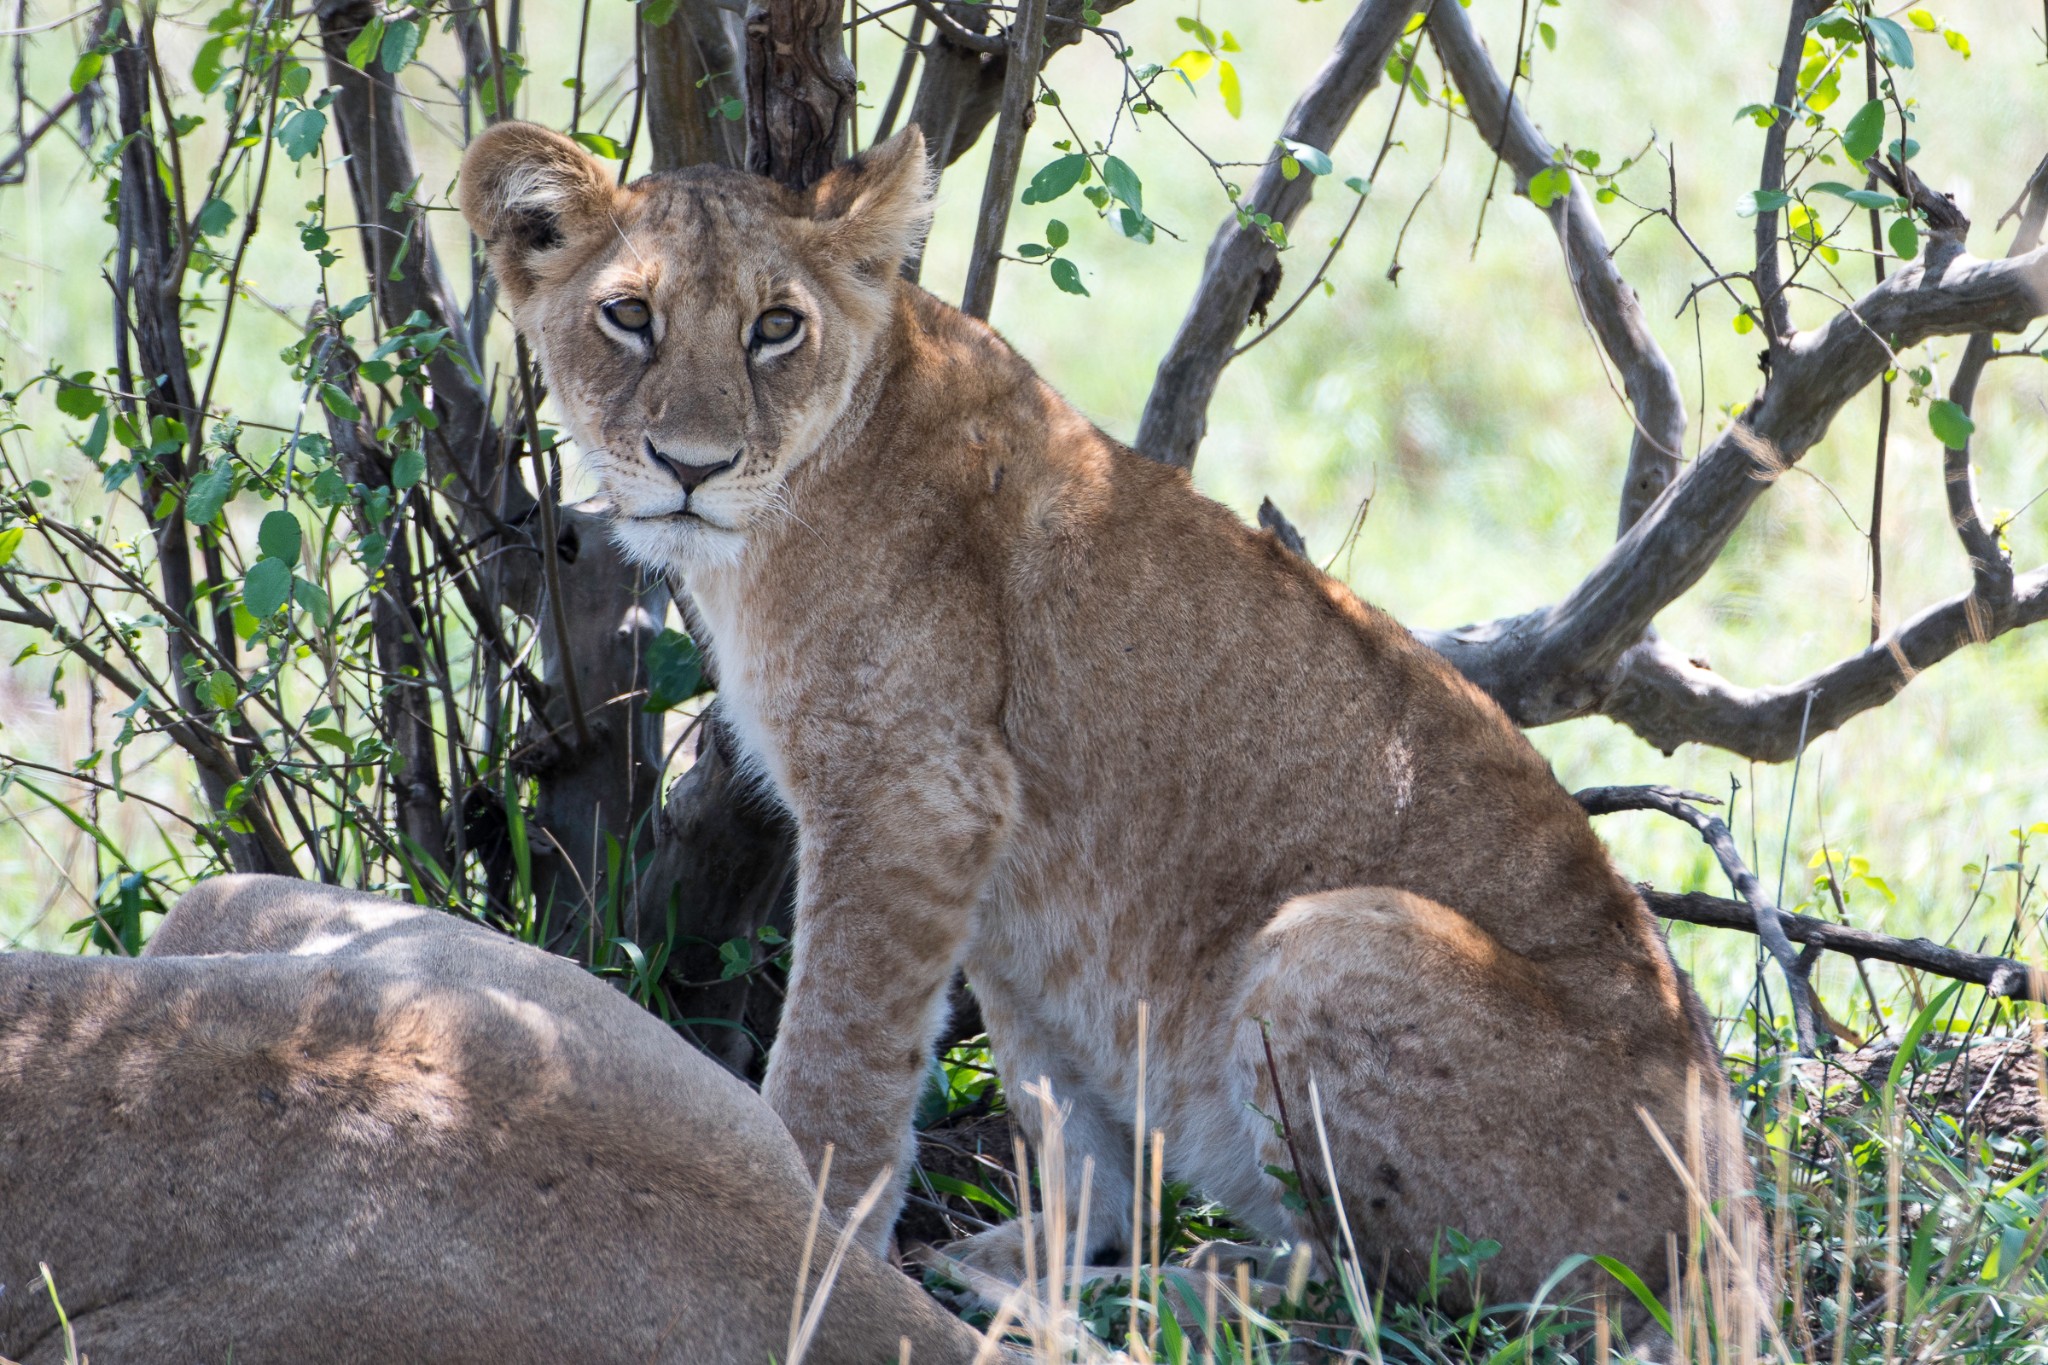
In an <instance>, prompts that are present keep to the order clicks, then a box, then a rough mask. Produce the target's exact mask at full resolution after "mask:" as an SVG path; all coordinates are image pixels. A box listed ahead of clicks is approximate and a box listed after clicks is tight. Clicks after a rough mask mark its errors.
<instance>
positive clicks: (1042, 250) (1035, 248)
mask: <svg viewBox="0 0 2048 1365" xmlns="http://www.w3.org/2000/svg"><path fill="white" fill-rule="evenodd" d="M1017 254H1018V255H1019V256H1022V257H1023V258H1024V259H1025V260H1027V261H1035V260H1037V259H1038V258H1039V257H1040V256H1046V255H1050V254H1051V251H1050V249H1049V248H1047V247H1043V246H1040V245H1039V244H1038V243H1037V242H1022V243H1019V244H1018V247H1017Z"/></svg>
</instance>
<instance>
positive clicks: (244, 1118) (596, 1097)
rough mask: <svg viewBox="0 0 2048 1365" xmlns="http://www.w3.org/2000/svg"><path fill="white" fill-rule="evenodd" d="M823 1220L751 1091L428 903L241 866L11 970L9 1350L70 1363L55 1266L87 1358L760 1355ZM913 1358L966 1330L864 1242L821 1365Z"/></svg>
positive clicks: (549, 961) (759, 1362)
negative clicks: (248, 873) (127, 940)
mask: <svg viewBox="0 0 2048 1365" xmlns="http://www.w3.org/2000/svg"><path fill="white" fill-rule="evenodd" d="M187 953H193V954H196V953H226V954H231V955H229V956H213V957H196V956H192V957H188V956H166V955H164V954H187ZM814 1202H815V1187H814V1186H813V1184H812V1183H811V1180H810V1178H809V1177H808V1176H807V1175H806V1174H805V1171H804V1168H803V1166H802V1164H801V1162H800V1160H799V1158H798V1155H797V1151H796V1149H795V1147H794V1146H792V1145H791V1143H790V1141H789V1138H788V1136H787V1135H786V1134H785V1133H784V1132H783V1130H782V1126H781V1125H780V1124H778V1123H777V1122H776V1121H775V1116H774V1115H773V1114H771V1113H769V1112H768V1108H767V1106H766V1105H764V1104H762V1103H761V1101H760V1100H759V1098H758V1097H756V1096H755V1095H754V1094H753V1093H752V1092H751V1091H749V1090H748V1089H747V1088H746V1086H744V1085H742V1084H741V1083H740V1082H738V1081H737V1080H734V1079H733V1078H732V1077H731V1076H729V1075H727V1074H726V1073H725V1072H724V1071H722V1070H720V1069H719V1068H718V1067H717V1066H715V1065H714V1064H713V1063H712V1062H711V1061H710V1060H709V1059H707V1058H705V1057H703V1056H702V1055H701V1054H699V1053H698V1052H696V1051H695V1050H694V1049H692V1048H691V1047H689V1046H688V1045H687V1044H685V1043H684V1042H682V1041H681V1040H680V1039H678V1038H677V1037H676V1036H675V1035H674V1034H673V1033H672V1032H670V1031H669V1029H668V1028H667V1027H666V1026H664V1025H663V1024H661V1023H660V1022H659V1021H658V1020H656V1019H655V1018H653V1016H651V1015H649V1014H648V1013H647V1012H646V1011H645V1010H642V1009H640V1008H639V1007H638V1006H636V1005H634V1004H633V1003H632V1002H631V1001H629V1000H627V999H626V998H625V997H624V996H622V995H620V994H619V993H618V992H616V991H614V990H612V989H611V988H610V987H609V986H607V985H605V984H604V983H603V982H600V981H598V980H597V979H595V978H594V977H592V976H590V975H589V974H588V973H587V972H585V971H583V970H582V969H580V968H578V967H577V966H575V965H574V964H573V963H570V962H567V961H564V960H563V959H561V958H555V957H550V956H549V955H547V954H546V953H543V952H541V951H540V950H538V949H536V948H529V947H525V946H523V945H521V944H518V943H515V942H513V941H512V940H510V939H507V938H505V937H503V936H502V935H499V934H495V933H492V932H490V931H488V930H486V929H482V928H479V927H477V926H475V925H469V924H465V923H463V922H461V921H459V920H457V919H455V918H454V917H452V916H450V915H445V914H442V913H441V912H439V911H436V910H426V909H422V908H420V907H417V906H409V905H403V904H399V903H396V902H392V901H386V900H381V899H378V898H376V897H372V896H366V895H362V894H360V893H355V892H348V891H339V890H336V889H334V888H331V887H324V886H318V885H313V884H310V883H306V882H296V881H291V880H287V879H284V878H278V877H223V878H219V879H217V880H214V881H211V882H207V883H204V884H203V885H201V886H200V887H198V888H197V889H196V890H194V891H193V892H192V893H191V894H189V895H187V896H186V897H185V898H184V899H183V900H181V901H179V902H178V904H177V906H176V907H175V908H174V909H173V910H172V912H171V914H170V916H169V918H167V919H166V920H165V921H164V923H163V926H162V927H161V928H160V929H159V930H158V932H157V935H156V937H155V939H154V940H153V941H152V942H151V944H150V949H149V954H148V955H147V956H145V957H143V958H141V959H140V960H132V961H131V960H122V959H114V958H80V957H66V956H54V955H47V954H43V953H0V1356H4V1357H10V1358H13V1359H18V1360H23V1361H28V1362H48V1363H54V1362H59V1361H63V1360H65V1359H67V1358H74V1357H69V1356H67V1351H66V1339H65V1337H66V1334H65V1331H64V1328H63V1326H62V1325H61V1324H60V1322H59V1320H58V1317H57V1313H56V1310H55V1308H54V1307H53V1306H52V1303H51V1300H50V1294H49V1291H48V1289H47V1288H46V1287H45V1285H44V1282H43V1277H42V1271H41V1269H40V1265H39V1263H40V1264H47V1265H48V1267H49V1272H50V1275H51V1277H52V1280H53V1282H54V1285H55V1288H56V1292H57V1297H58V1300H59V1301H60V1302H61V1303H62V1304H63V1306H64V1309H65V1311H66V1313H67V1314H68V1315H69V1318H70V1328H71V1332H72V1333H73V1334H74V1336H75V1341H76V1345H77V1352H78V1357H83V1358H89V1359H91V1360H92V1361H94V1362H96V1365H125V1363H126V1362H138V1363H141V1362H147V1363H148V1365H183V1363H184V1362H207V1365H218V1363H219V1362H224V1361H233V1362H236V1365H273V1363H275V1365H302V1362H309V1361H325V1362H337V1365H339V1363H343V1362H363V1363H364V1365H371V1363H373V1362H374V1365H397V1363H398V1362H404V1361H432V1362H436V1363H437V1365H462V1363H463V1362H468V1363H470V1365H517V1363H519V1362H537V1361H569V1360H575V1361H604V1362H615V1363H616V1365H648V1363H649V1362H656V1361H662V1362H673V1365H701V1363H702V1362H718V1365H768V1362H769V1361H770V1359H771V1358H773V1359H780V1360H785V1361H786V1360H788V1359H789V1352H788V1348H789V1340H790V1324H791V1317H790V1310H791V1306H792V1304H793V1302H794V1301H795V1299H796V1296H797V1275H798V1264H799V1262H800V1261H801V1260H802V1258H803V1253H804V1244H805V1240H806V1236H807V1228H808V1226H809V1224H810V1221H811V1217H812V1206H813V1203H814ZM836 1236H837V1234H836V1230H835V1229H833V1228H832V1227H830V1226H827V1227H825V1228H824V1229H823V1230H822V1231H821V1232H820V1233H819V1235H818V1239H817V1245H816V1249H815V1252H814V1254H813V1256H812V1258H811V1263H810V1272H809V1282H810V1291H811V1292H809V1293H807V1295H806V1302H807V1304H808V1302H810V1301H811V1300H814V1299H815V1297H816V1286H817V1284H818V1281H819V1276H820V1272H821V1271H822V1270H823V1268H824V1266H825V1264H826V1263H827V1261H828V1260H829V1258H830V1256H831V1254H832V1250H833V1246H834V1242H835V1239H836ZM903 1338H908V1339H909V1340H910V1342H911V1343H912V1346H913V1348H914V1350H913V1354H912V1357H911V1358H912V1359H913V1360H915V1361H926V1360H932V1361H953V1362H966V1361H969V1360H972V1359H975V1352H976V1349H977V1344H978V1341H979V1338H978V1337H977V1336H976V1334H975V1333H974V1332H972V1331H971V1330H969V1329H968V1328H967V1327H966V1326H965V1325H964V1324H962V1323H960V1322H959V1321H958V1320H956V1319H954V1318H952V1317H950V1316H948V1315H947V1314H946V1313H945V1312H944V1311H943V1310H941V1309H940V1308H939V1307H938V1306H937V1305H936V1304H934V1303H933V1302H932V1301H931V1300H930V1299H928V1298H927V1297H925V1295H924V1294H923V1293H921V1292H920V1291H919V1290H918V1289H917V1287H916V1286H915V1285H913V1284H911V1283H910V1281H909V1280H907V1279H905V1278H904V1277H903V1275H902V1274H900V1273H899V1272H897V1271H896V1270H893V1269H891V1268H890V1267H889V1266H887V1265H885V1264H883V1263H882V1262H880V1261H879V1260H877V1259H876V1258H875V1257H873V1256H872V1255H870V1254H869V1253H867V1252H866V1251H865V1250H863V1249H859V1248H855V1254H852V1255H850V1256H849V1257H848V1258H847V1259H846V1261H845V1263H844V1265H843V1266H842V1267H841V1268H840V1270H839V1272H838V1276H837V1280H836V1283H835V1284H834V1286H833V1287H832V1289H831V1292H830V1294H829V1296H828V1297H827V1298H826V1299H825V1309H824V1313H823V1316H822V1319H821V1321H820V1323H819V1325H818V1328H817V1332H816V1337H815V1340H814V1341H813V1342H812V1344H811V1349H810V1352H809V1354H808V1355H807V1356H806V1360H807V1361H812V1362H824V1361H832V1362H838V1365H878V1363H879V1362H881V1361H889V1360H896V1359H898V1358H899V1344H898V1343H899V1340H901V1339H903Z"/></svg>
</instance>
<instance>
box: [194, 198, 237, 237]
mask: <svg viewBox="0 0 2048 1365" xmlns="http://www.w3.org/2000/svg"><path fill="white" fill-rule="evenodd" d="M234 225H235V206H234V205H233V204H230V203H229V202H228V201H227V200H225V199H209V200H207V201H206V205H205V207H204V208H202V209H200V210H199V221H198V223H197V224H196V226H197V227H198V229H199V235H200V236H202V237H218V236H220V235H221V234H222V233H223V232H226V231H227V230H228V229H229V228H231V227H233V226H234Z"/></svg>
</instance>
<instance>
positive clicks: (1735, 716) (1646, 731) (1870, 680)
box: [1600, 568, 2048, 763]
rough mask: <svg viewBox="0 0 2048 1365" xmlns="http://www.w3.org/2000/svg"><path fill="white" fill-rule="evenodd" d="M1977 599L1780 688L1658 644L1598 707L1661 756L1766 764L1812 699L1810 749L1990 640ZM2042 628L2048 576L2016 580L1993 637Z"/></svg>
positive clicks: (1628, 664) (1637, 658)
mask: <svg viewBox="0 0 2048 1365" xmlns="http://www.w3.org/2000/svg"><path fill="white" fill-rule="evenodd" d="M1974 599H1975V589H1974V588H1973V589H1972V590H1971V591H1970V592H1967V593H1963V594H1962V595H1960V596H1957V597H1951V598H1949V599H1948V600H1947V601H1945V602H1940V603H1937V604H1936V605H1934V606H1932V607H1929V608H1928V609H1927V610H1925V611H1923V612H1921V613H1920V614H1919V615H1918V616H1915V617H1913V618H1912V619H1911V620H1909V621H1907V622H1905V624H1903V625H1901V626H1900V627H1898V629H1896V630H1894V631H1892V632H1891V633H1890V634H1889V635H1887V636H1886V637H1885V638H1884V639H1882V640H1880V641H1878V643H1876V644H1874V645H1872V646H1870V647H1869V648H1868V649H1866V650H1864V651H1863V652H1861V653H1860V654H1855V655H1852V656H1851V657H1849V658H1847V659H1844V660H1842V661H1840V662H1839V663H1835V664H1832V665H1830V666H1829V667H1827V668H1824V669H1822V670H1821V671H1820V672H1818V673H1814V674H1811V675H1809V676H1808V677H1805V678H1802V679H1800V680H1799V681H1798V682H1793V683H1787V684H1785V685H1783V686H1781V687H1743V686H1741V685H1739V684H1737V683H1733V682H1730V681H1729V680H1727V679H1726V678H1723V677H1721V676H1720V675H1719V674H1717V673H1714V672H1711V671H1710V670H1708V669H1705V668H1702V667H1700V666H1699V665H1698V664H1695V663H1693V662H1691V661H1690V660H1688V659H1686V658H1685V657H1684V656H1683V655H1682V654H1680V653H1679V652H1678V651H1677V650H1674V649H1672V648H1671V647H1670V646H1668V645H1666V644H1664V643H1663V642H1662V641H1659V640H1655V639H1652V640H1646V641H1644V642H1643V643H1642V644H1640V645H1638V646H1636V647H1635V648H1634V649H1632V650H1630V651H1629V652H1628V653H1627V654H1626V655H1624V656H1623V658H1622V662H1621V666H1620V667H1619V668H1618V669H1616V670H1615V677H1614V682H1613V687H1612V691H1611V692H1610V693H1609V695H1608V696H1607V697H1606V699H1605V700H1604V702H1603V704H1602V705H1601V707H1600V710H1601V712H1602V713H1603V714H1605V715H1607V716H1609V717H1612V718H1613V719H1615V720H1618V721H1620V722H1621V723H1622V724H1624V725H1626V726H1628V728H1629V729H1631V730H1633V731H1635V732H1636V733H1637V734H1638V735H1640V736H1642V738H1643V739H1645V740H1647V741H1648V742H1649V743H1651V744H1653V745H1655V746H1656V747H1657V748H1659V749H1661V750H1663V751H1664V752H1665V753H1667V754H1668V753H1670V752H1672V751H1673V750H1675V749H1676V748H1677V747H1678V746H1679V745H1681V744H1688V743H1693V744H1711V745H1713V746H1714V747H1715V748H1717V749H1726V750H1728V751H1729V752H1730V753H1735V754H1740V755H1742V756H1743V757H1745V758H1753V759H1756V760H1757V761H1759V762H1763V763H1783V762H1786V761H1788V760H1790V759H1792V758H1793V757H1795V756H1796V755H1797V754H1798V752H1799V724H1800V714H1801V712H1802V710H1803V709H1804V707H1805V704H1806V697H1807V696H1808V694H1811V695H1812V696H1813V716H1812V720H1811V722H1810V724H1809V727H1808V735H1807V740H1808V742H1809V743H1811V742H1812V739H1813V737H1814V736H1816V735H1824V734H1826V733H1828V732H1829V731H1830V730H1835V729H1838V728H1840V727H1841V726H1842V725H1843V724H1845V723H1847V722H1848V721H1849V720H1850V719H1851V718H1852V717H1855V716H1857V715H1860V714H1861V713H1863V712H1865V711H1868V710H1871V709H1872V708H1874V707H1879V706H1883V705H1884V704H1885V703H1886V702H1889V701H1890V700H1891V699H1892V698H1893V697H1896V696H1897V695H1898V694H1899V692H1900V690H1901V689H1903V688H1904V687H1905V685H1906V684H1907V683H1909V682H1911V681H1912V680H1913V679H1914V678H1915V677H1916V676H1918V675H1919V674H1920V673H1921V672H1923V671H1924V670H1926V669H1929V668H1932V667H1933V666H1934V665H1935V664H1937V663H1939V662H1941V660H1943V659H1945V658H1947V657H1948V656H1949V655H1951V654H1953V653H1955V652H1956V651H1957V650H1959V649H1962V648H1963V647H1965V646H1966V645H1972V644H1979V643H1982V642H1983V640H1984V639H1986V638H1989V637H1987V636H1985V635H1982V634H1980V633H1979V632H1980V629H1981V627H1982V619H1981V616H1980V615H1979V613H1978V610H1977V609H1976V608H1974V607H1973V606H1972V603H1973V601H1974ZM2044 620H2048V568H2042V569H2036V570H2035V571H2034V572H2032V573H2030V574H2025V575H2023V576H2021V577H2020V578H2018V579H2016V580H2014V583H2013V593H2012V597H2011V601H2010V605H2009V607H2008V608H2007V610H2006V612H2005V614H2004V617H2003V620H2002V623H2001V624H2000V626H1999V628H1998V630H1996V631H1995V632H1992V634H1993V635H1997V634H2004V633H2005V632H2006V631H2011V630H2018V629H2020V628H2021V627H2023V626H2031V625H2038V624H2040V623H2041V622H2042V621H2044Z"/></svg>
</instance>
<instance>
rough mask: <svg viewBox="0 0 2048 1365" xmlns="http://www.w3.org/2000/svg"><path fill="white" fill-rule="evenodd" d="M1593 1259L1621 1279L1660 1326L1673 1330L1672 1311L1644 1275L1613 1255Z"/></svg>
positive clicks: (1624, 1286)
mask: <svg viewBox="0 0 2048 1365" xmlns="http://www.w3.org/2000/svg"><path fill="white" fill-rule="evenodd" d="M1592 1259H1593V1264H1594V1265H1597V1266H1599V1267H1600V1268H1601V1269H1602V1270H1604V1271H1606V1272H1607V1273H1608V1274H1610V1275H1612V1276H1613V1277H1614V1278H1615V1279H1617V1280H1619V1281H1620V1282H1621V1285H1622V1288H1624V1289H1626V1290H1628V1292H1629V1293H1631V1294H1633V1295H1635V1296H1636V1302H1637V1303H1639V1304H1641V1305H1642V1306H1643V1307H1644V1308H1646V1309H1648V1310H1649V1313H1650V1316H1651V1317H1653V1318H1655V1319H1656V1320H1657V1325H1658V1326H1659V1327H1661V1328H1663V1329H1664V1330H1665V1331H1666V1332H1669V1331H1670V1330H1671V1313H1670V1311H1669V1310H1668V1309H1666V1308H1665V1307H1664V1305H1663V1304H1662V1303H1660V1302H1659V1301H1658V1299H1657V1296H1656V1295H1655V1294H1653V1293H1651V1292H1650V1286H1648V1285H1646V1284H1644V1283H1643V1277H1642V1276H1640V1275H1638V1274H1636V1273H1635V1271H1633V1270H1631V1269H1629V1268H1628V1266H1627V1265H1626V1264H1624V1263H1623V1262H1621V1261H1617V1260H1616V1259H1615V1258H1614V1257H1612V1256H1595V1257H1593V1258H1592Z"/></svg>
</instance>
